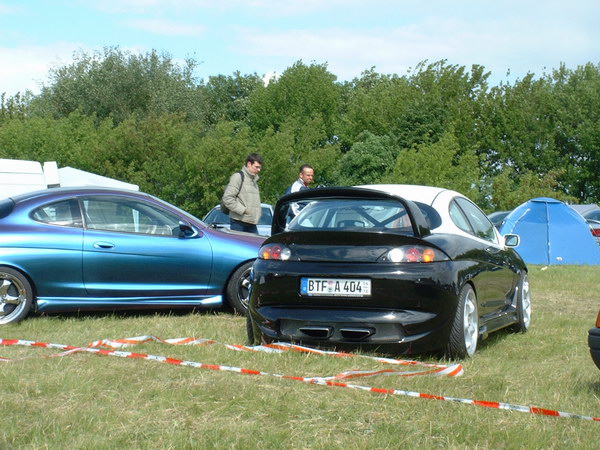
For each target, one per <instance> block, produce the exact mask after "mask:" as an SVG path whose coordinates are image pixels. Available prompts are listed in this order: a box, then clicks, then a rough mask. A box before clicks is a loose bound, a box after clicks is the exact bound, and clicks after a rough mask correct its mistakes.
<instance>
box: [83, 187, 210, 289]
mask: <svg viewBox="0 0 600 450" xmlns="http://www.w3.org/2000/svg"><path fill="white" fill-rule="evenodd" d="M81 205H82V210H83V211H84V219H85V231H84V239H83V278H84V283H85V288H86V291H87V293H88V295H89V296H91V297H94V298H99V297H109V298H113V299H114V298H119V297H126V298H132V297H135V298H140V299H141V300H143V299H148V298H158V297H181V296H198V295H202V294H203V293H204V291H205V290H206V287H207V285H208V284H209V282H210V277H211V270H212V248H211V245H210V242H209V240H208V238H207V237H206V236H205V235H204V234H203V233H201V232H198V233H195V235H193V236H187V237H180V235H179V222H180V220H181V218H180V217H179V216H178V215H177V214H175V213H174V212H172V211H170V210H167V209H166V208H163V207H161V206H158V205H156V204H153V203H150V202H146V201H143V200H141V199H137V198H129V197H119V196H89V197H85V198H84V199H82V201H81ZM197 231H199V230H197Z"/></svg>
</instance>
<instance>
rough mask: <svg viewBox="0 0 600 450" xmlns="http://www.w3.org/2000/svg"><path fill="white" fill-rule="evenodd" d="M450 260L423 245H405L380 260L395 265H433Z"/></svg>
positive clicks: (394, 249) (392, 250) (389, 252)
mask: <svg viewBox="0 0 600 450" xmlns="http://www.w3.org/2000/svg"><path fill="white" fill-rule="evenodd" d="M448 260H449V258H448V256H446V255H445V254H444V253H443V252H441V251H439V250H436V249H434V248H432V247H426V246H423V245H403V246H401V247H396V248H393V249H391V250H390V251H388V252H387V253H385V254H384V255H383V256H382V257H381V258H380V261H385V262H394V263H400V262H403V263H431V262H439V261H448Z"/></svg>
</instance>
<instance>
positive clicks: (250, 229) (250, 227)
mask: <svg viewBox="0 0 600 450" xmlns="http://www.w3.org/2000/svg"><path fill="white" fill-rule="evenodd" d="M244 231H245V232H246V233H254V234H258V227H257V226H256V225H255V224H252V223H244Z"/></svg>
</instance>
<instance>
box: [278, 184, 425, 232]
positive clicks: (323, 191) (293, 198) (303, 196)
mask: <svg viewBox="0 0 600 450" xmlns="http://www.w3.org/2000/svg"><path fill="white" fill-rule="evenodd" d="M323 197H327V198H365V199H366V198H379V199H393V200H396V201H398V202H400V203H402V204H403V205H404V207H405V209H406V210H407V211H408V215H409V216H410V220H411V223H412V227H413V232H414V234H415V236H416V237H419V238H422V237H425V236H427V235H428V234H430V233H431V230H430V228H429V224H428V223H427V220H426V219H425V216H424V215H423V213H422V212H421V210H420V209H419V207H418V206H417V205H416V204H415V203H414V202H412V201H410V200H407V199H405V198H402V197H399V196H397V195H394V194H390V193H387V192H382V191H378V190H374V189H368V188H358V187H324V188H314V189H304V190H301V191H298V192H294V193H291V194H287V195H284V196H283V197H281V198H280V199H279V200H278V201H277V203H276V204H275V208H274V214H273V224H272V225H271V234H272V235H273V234H277V233H281V232H282V231H283V230H284V229H285V226H286V223H287V208H283V205H284V204H288V203H290V202H299V201H310V200H311V199H317V198H323Z"/></svg>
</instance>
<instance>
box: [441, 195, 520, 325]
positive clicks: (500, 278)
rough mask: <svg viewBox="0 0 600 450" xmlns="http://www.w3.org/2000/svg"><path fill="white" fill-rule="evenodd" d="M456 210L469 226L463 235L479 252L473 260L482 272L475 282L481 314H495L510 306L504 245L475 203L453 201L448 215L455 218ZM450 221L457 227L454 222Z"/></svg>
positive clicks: (511, 281) (510, 272)
mask: <svg viewBox="0 0 600 450" xmlns="http://www.w3.org/2000/svg"><path fill="white" fill-rule="evenodd" d="M453 208H454V210H453ZM457 209H459V210H460V212H462V214H463V215H464V218H465V219H466V222H467V224H468V229H465V228H466V227H465V225H463V226H460V227H461V228H463V227H465V228H463V231H467V232H468V233H470V234H471V235H472V236H473V239H474V240H475V241H476V242H477V247H478V248H479V251H478V252H477V254H476V255H474V258H476V259H477V260H478V262H479V263H480V264H481V271H480V273H479V274H478V275H477V279H476V280H475V282H476V287H477V289H478V292H477V296H478V301H479V306H480V309H481V311H480V313H481V314H482V315H485V314H490V313H494V312H496V311H498V310H501V309H503V308H505V307H507V306H508V305H509V304H510V301H511V296H510V294H511V292H512V288H513V286H514V277H515V273H514V271H513V270H512V269H511V267H510V264H509V261H507V259H506V258H507V256H506V251H505V250H504V247H503V245H501V244H500V243H499V242H498V241H497V236H496V232H495V230H494V225H493V224H492V222H491V221H490V220H489V219H488V218H487V216H486V215H485V214H484V213H483V212H482V211H481V210H480V209H479V208H478V207H477V206H476V205H475V204H474V203H472V202H471V201H469V200H468V199H466V198H463V197H457V198H455V199H454V200H453V201H452V204H451V215H452V214H453V213H454V214H456V215H458V211H457ZM453 220H454V222H455V223H457V220H455V219H453ZM457 225H458V223H457Z"/></svg>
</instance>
